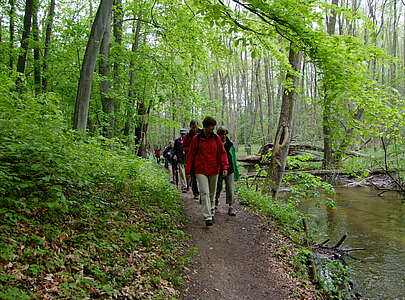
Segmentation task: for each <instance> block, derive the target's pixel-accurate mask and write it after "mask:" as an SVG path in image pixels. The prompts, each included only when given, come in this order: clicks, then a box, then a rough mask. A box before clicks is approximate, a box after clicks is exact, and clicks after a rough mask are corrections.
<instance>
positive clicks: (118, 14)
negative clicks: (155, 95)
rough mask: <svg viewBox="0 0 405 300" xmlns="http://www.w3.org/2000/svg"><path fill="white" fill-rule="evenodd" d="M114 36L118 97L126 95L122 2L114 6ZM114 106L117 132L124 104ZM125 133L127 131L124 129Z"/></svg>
mask: <svg viewBox="0 0 405 300" xmlns="http://www.w3.org/2000/svg"><path fill="white" fill-rule="evenodd" d="M113 8H114V9H113V24H114V25H113V35H114V41H115V48H116V50H115V51H114V53H115V57H114V64H113V82H112V88H113V89H114V94H116V95H122V94H123V93H125V91H124V88H123V83H124V82H125V80H126V78H125V77H124V76H122V75H124V74H125V72H122V71H121V69H122V58H123V57H124V54H123V51H122V50H123V47H122V36H123V33H122V32H123V30H122V26H123V16H124V13H123V9H122V0H114V6H113ZM113 105H114V108H113V109H114V111H115V112H116V113H115V114H114V124H113V128H112V130H113V132H114V131H115V129H114V126H115V121H116V120H115V118H116V116H117V113H118V112H119V111H120V110H121V107H122V104H121V101H120V100H119V98H118V99H114V102H113ZM124 131H125V129H124Z"/></svg>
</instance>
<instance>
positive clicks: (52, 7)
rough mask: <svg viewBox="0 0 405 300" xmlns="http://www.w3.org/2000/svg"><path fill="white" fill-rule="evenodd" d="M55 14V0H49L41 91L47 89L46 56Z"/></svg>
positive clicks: (49, 45)
mask: <svg viewBox="0 0 405 300" xmlns="http://www.w3.org/2000/svg"><path fill="white" fill-rule="evenodd" d="M54 16H55V0H51V2H50V4H49V12H48V18H47V21H46V32H45V45H44V56H43V71H42V92H43V93H46V92H47V91H48V68H49V64H48V57H49V48H50V47H51V36H52V27H53V18H54Z"/></svg>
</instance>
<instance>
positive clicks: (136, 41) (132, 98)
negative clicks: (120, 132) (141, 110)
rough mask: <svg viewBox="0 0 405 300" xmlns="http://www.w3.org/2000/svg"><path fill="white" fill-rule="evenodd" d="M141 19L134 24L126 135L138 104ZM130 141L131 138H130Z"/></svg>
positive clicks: (128, 133) (128, 132)
mask: <svg viewBox="0 0 405 300" xmlns="http://www.w3.org/2000/svg"><path fill="white" fill-rule="evenodd" d="M141 24H142V23H141V21H139V20H138V21H137V22H136V25H135V23H134V25H133V26H132V34H133V40H132V48H131V51H132V56H131V61H130V65H129V69H130V71H129V90H128V97H129V107H128V110H127V118H126V120H125V126H124V135H125V136H129V135H130V131H131V120H132V118H133V116H134V110H135V105H136V93H135V84H136V73H135V58H134V56H135V53H136V52H137V51H138V47H139V41H140V33H141ZM128 141H129V139H128Z"/></svg>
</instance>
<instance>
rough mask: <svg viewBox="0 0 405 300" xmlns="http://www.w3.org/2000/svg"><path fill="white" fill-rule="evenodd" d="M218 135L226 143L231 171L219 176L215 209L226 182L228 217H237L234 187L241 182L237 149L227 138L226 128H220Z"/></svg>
mask: <svg viewBox="0 0 405 300" xmlns="http://www.w3.org/2000/svg"><path fill="white" fill-rule="evenodd" d="M217 134H218V135H219V137H220V138H221V140H222V142H223V143H224V148H225V150H226V153H227V155H228V162H229V169H228V175H227V176H223V175H219V176H218V182H217V191H216V195H215V208H216V207H217V206H218V203H219V196H220V194H221V191H222V184H223V181H225V192H226V204H228V215H230V216H235V215H236V213H235V209H234V207H233V205H234V203H235V194H234V185H235V181H237V180H239V177H240V176H239V171H238V165H237V163H236V154H235V147H234V146H233V143H232V142H231V140H230V139H229V138H228V137H227V135H228V130H227V129H226V128H225V127H224V126H220V127H218V129H217ZM219 174H222V172H219Z"/></svg>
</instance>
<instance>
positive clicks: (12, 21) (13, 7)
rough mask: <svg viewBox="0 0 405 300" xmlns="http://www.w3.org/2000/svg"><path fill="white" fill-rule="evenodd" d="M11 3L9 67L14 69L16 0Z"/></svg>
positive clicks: (10, 0)
mask: <svg viewBox="0 0 405 300" xmlns="http://www.w3.org/2000/svg"><path fill="white" fill-rule="evenodd" d="M8 3H9V5H10V24H9V34H10V47H9V49H10V53H9V67H10V70H13V69H14V54H13V53H14V31H15V29H14V26H15V25H14V17H15V0H9V2H8Z"/></svg>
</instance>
